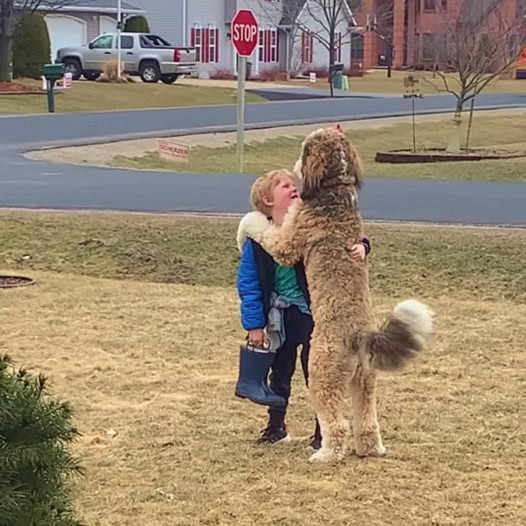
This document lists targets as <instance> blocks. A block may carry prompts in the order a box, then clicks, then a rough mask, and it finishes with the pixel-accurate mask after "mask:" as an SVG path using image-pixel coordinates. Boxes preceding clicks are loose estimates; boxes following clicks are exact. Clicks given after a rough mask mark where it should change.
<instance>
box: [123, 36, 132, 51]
mask: <svg viewBox="0 0 526 526" xmlns="http://www.w3.org/2000/svg"><path fill="white" fill-rule="evenodd" d="M121 49H133V37H130V36H125V37H121Z"/></svg>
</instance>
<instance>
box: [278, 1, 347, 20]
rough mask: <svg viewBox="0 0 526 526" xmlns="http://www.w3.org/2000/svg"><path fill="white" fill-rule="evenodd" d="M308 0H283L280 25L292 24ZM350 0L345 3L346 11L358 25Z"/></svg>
mask: <svg viewBox="0 0 526 526" xmlns="http://www.w3.org/2000/svg"><path fill="white" fill-rule="evenodd" d="M335 1H336V0H335ZM306 2H307V0H282V3H283V16H282V18H281V20H280V22H279V25H280V26H290V25H291V24H293V23H294V22H295V21H296V20H297V19H298V17H299V16H300V14H301V12H302V11H303V8H304V7H305V3H306ZM348 2H349V0H345V1H344V3H343V5H344V7H345V11H346V12H347V14H348V15H349V19H350V20H351V23H352V25H356V20H355V19H354V16H353V14H352V12H351V8H350V6H349V3H348Z"/></svg>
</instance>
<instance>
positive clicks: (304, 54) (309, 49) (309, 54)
mask: <svg viewBox="0 0 526 526" xmlns="http://www.w3.org/2000/svg"><path fill="white" fill-rule="evenodd" d="M313 48H314V36H313V34H312V33H311V32H310V31H303V33H302V34H301V61H302V62H303V63H304V64H311V63H312V60H313V58H314V57H313Z"/></svg>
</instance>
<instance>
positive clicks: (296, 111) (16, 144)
mask: <svg viewBox="0 0 526 526" xmlns="http://www.w3.org/2000/svg"><path fill="white" fill-rule="evenodd" d="M478 105H479V107H481V108H489V107H492V108H494V107H522V106H524V107H526V96H522V95H484V96H481V97H479V99H478ZM452 107H453V101H452V99H451V97H447V96H434V97H426V98H424V99H422V100H418V101H417V108H418V110H419V111H420V112H423V113H430V112H441V111H446V110H447V111H449V110H451V108H452ZM409 111H410V102H409V101H407V100H404V99H403V98H401V97H400V98H395V97H382V96H371V97H367V96H358V97H346V98H338V99H334V100H330V99H329V100H326V99H313V100H308V101H306V100H300V101H292V102H270V103H267V104H254V105H248V106H247V126H249V127H250V126H255V127H257V126H269V125H286V124H299V123H311V122H316V121H317V122H323V121H344V120H352V119H361V118H379V117H381V116H392V115H404V114H408V113H409ZM234 127H235V108H234V107H231V106H220V107H199V108H181V109H174V110H146V111H120V112H112V113H88V114H55V115H38V116H21V117H0V206H1V207H15V208H18V207H28V208H56V209H97V210H107V209H111V210H133V211H162V212H175V211H192V212H210V213H218V212H225V213H242V212H244V211H246V210H248V208H249V207H248V201H247V197H248V189H249V187H250V184H251V183H252V180H253V177H250V176H240V175H222V174H218V175H210V174H208V175H194V174H192V175H188V174H177V173H158V172H134V171H127V170H116V169H106V168H96V167H84V166H70V165H59V164H50V163H46V162H38V161H30V160H28V159H25V158H24V157H22V155H21V154H22V152H24V151H27V150H29V149H32V148H37V147H43V146H50V145H59V144H63V145H65V144H83V143H92V142H107V141H110V140H116V139H122V138H131V137H135V138H137V137H148V136H162V135H169V134H186V133H198V132H201V131H213V130H216V131H220V130H227V129H233V128H234ZM525 203H526V184H520V183H517V184H513V183H463V182H446V181H415V180H397V181H394V180H379V179H375V180H370V181H368V182H367V184H366V189H365V190H364V192H363V195H362V198H361V204H362V211H363V215H364V217H365V218H368V219H378V220H381V219H385V220H398V221H407V220H415V221H430V222H445V223H463V224H491V225H526V206H525Z"/></svg>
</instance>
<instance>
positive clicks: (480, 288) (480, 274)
mask: <svg viewBox="0 0 526 526" xmlns="http://www.w3.org/2000/svg"><path fill="white" fill-rule="evenodd" d="M0 218H1V225H2V228H1V229H0V266H2V267H8V268H12V269H14V270H17V271H20V272H22V273H24V272H28V273H30V272H31V271H32V270H43V271H54V272H65V273H70V274H82V275H87V276H93V277H102V278H122V279H132V280H138V281H150V282H160V283H181V284H190V285H209V286H232V285H234V283H235V276H236V270H237V263H238V260H239V259H238V258H239V254H238V250H237V248H236V245H235V232H236V228H237V224H238V220H237V219H218V218H214V219H207V218H193V217H188V216H186V217H184V216H175V215H174V216H150V215H120V214H89V215H88V214H58V213H57V214H55V213H49V214H47V213H46V214H33V213H2V214H1V215H0ZM366 231H367V234H368V235H369V236H370V237H371V240H372V245H373V253H372V255H371V257H370V263H371V280H372V287H373V289H374V290H375V291H376V292H379V293H382V294H387V295H389V296H393V297H404V296H405V295H407V294H416V295H419V296H423V297H441V296H444V295H449V294H453V293H454V294H457V293H458V292H459V291H463V292H464V293H466V294H467V295H468V296H469V297H472V296H473V297H477V298H480V299H499V298H500V299H502V298H507V299H517V300H525V299H526V272H525V271H524V254H526V236H525V235H524V231H523V230H518V231H506V230H495V229H488V230H484V229H477V230H474V229H453V228H439V227H436V228H435V227H417V226H408V225H389V226H385V225H379V224H375V223H371V224H367V225H366ZM517 232H518V233H517Z"/></svg>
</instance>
